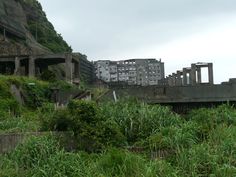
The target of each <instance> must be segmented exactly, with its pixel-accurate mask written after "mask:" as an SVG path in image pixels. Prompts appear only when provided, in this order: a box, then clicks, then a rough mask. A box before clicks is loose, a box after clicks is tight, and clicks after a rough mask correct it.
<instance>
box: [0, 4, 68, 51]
mask: <svg viewBox="0 0 236 177" xmlns="http://www.w3.org/2000/svg"><path fill="white" fill-rule="evenodd" d="M66 51H71V48H70V47H69V46H68V44H67V43H66V42H65V41H64V40H63V38H62V37H61V35H59V34H58V33H57V32H56V31H55V29H54V27H53V25H52V24H51V23H50V22H49V21H48V20H47V17H46V14H45V13H44V12H43V10H42V7H41V5H40V3H39V2H38V1H37V0H0V55H15V54H17V55H19V54H20V55H26V54H30V53H34V54H42V53H50V52H66Z"/></svg>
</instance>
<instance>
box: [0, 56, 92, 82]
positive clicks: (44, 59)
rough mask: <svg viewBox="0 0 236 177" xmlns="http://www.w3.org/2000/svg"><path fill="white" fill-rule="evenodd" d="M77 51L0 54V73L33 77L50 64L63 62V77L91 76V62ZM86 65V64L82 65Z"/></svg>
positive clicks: (77, 78) (78, 77)
mask: <svg viewBox="0 0 236 177" xmlns="http://www.w3.org/2000/svg"><path fill="white" fill-rule="evenodd" d="M85 60H86V59H84V58H83V57H81V56H80V55H79V54H78V53H75V54H72V53H63V54H45V55H15V56H6V55H3V56H0V73H1V74H15V75H23V76H30V77H35V76H36V75H38V74H41V73H42V72H43V71H45V70H47V69H48V66H50V65H57V64H60V63H64V64H65V79H66V80H67V81H68V82H74V81H76V82H79V80H80V78H81V77H82V76H83V78H88V80H89V81H91V79H92V78H93V73H94V70H93V64H92V63H91V62H89V61H87V60H86V61H85ZM84 65H86V66H84Z"/></svg>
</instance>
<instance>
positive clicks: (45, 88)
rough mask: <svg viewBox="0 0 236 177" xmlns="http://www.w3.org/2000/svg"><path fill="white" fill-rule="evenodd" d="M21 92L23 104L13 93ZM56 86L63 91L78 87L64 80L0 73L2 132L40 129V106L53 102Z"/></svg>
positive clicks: (0, 129) (0, 118)
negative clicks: (16, 90)
mask: <svg viewBox="0 0 236 177" xmlns="http://www.w3.org/2000/svg"><path fill="white" fill-rule="evenodd" d="M13 85H14V86H15V87H16V88H17V89H18V90H19V91H20V92H21V95H20V98H19V99H21V100H22V102H23V104H24V105H21V104H20V103H19V102H18V101H17V100H16V97H15V96H13V94H12V93H11V89H10V88H11V86H13ZM54 88H57V89H60V90H62V91H70V90H74V89H78V88H77V87H75V86H72V85H70V84H68V83H66V82H64V81H56V82H53V83H49V82H45V81H40V80H37V79H33V78H28V77H17V76H3V75H0V132H21V131H36V130H39V129H40V123H39V120H40V117H39V112H40V107H42V106H43V105H45V104H49V103H50V102H51V94H52V91H53V89H54Z"/></svg>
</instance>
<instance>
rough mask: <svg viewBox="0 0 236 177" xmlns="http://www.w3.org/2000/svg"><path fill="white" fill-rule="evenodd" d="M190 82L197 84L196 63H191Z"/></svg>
mask: <svg viewBox="0 0 236 177" xmlns="http://www.w3.org/2000/svg"><path fill="white" fill-rule="evenodd" d="M190 84H191V85H196V64H191V72H190Z"/></svg>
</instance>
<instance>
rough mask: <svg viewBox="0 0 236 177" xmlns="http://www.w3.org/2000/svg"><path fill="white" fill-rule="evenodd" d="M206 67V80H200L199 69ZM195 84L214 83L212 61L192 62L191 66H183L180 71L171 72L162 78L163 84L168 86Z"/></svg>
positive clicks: (200, 73)
mask: <svg viewBox="0 0 236 177" xmlns="http://www.w3.org/2000/svg"><path fill="white" fill-rule="evenodd" d="M204 67H206V68H207V69H208V82H207V83H203V82H202V72H201V69H202V68H204ZM197 84H209V85H213V84H214V79H213V64H212V63H201V62H199V63H194V64H191V67H185V68H183V69H182V70H181V71H177V72H176V73H172V74H171V75H169V76H167V77H166V78H165V80H164V85H168V86H188V85H197Z"/></svg>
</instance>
